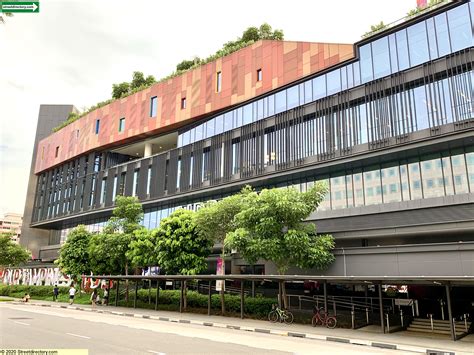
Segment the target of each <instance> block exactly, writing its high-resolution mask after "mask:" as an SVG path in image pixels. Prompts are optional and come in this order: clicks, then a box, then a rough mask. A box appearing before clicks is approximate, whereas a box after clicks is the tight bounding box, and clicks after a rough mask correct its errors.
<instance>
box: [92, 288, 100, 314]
mask: <svg viewBox="0 0 474 355" xmlns="http://www.w3.org/2000/svg"><path fill="white" fill-rule="evenodd" d="M98 297H99V295H98V294H97V289H96V288H94V291H92V295H91V303H92V309H95V306H96V303H97V298H98Z"/></svg>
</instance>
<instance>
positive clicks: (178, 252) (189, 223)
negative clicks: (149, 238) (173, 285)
mask: <svg viewBox="0 0 474 355" xmlns="http://www.w3.org/2000/svg"><path fill="white" fill-rule="evenodd" d="M151 234H156V237H155V240H156V244H155V249H154V252H155V254H156V260H157V263H158V265H159V266H160V267H161V268H163V269H164V270H165V271H166V272H168V273H173V274H181V275H196V274H199V273H201V272H203V271H205V270H206V269H207V263H206V257H207V256H208V255H209V254H210V252H211V247H212V245H213V242H212V239H209V238H208V237H207V236H206V235H204V234H200V233H198V231H197V229H196V224H195V222H194V212H193V211H189V210H184V209H179V210H177V211H175V212H173V213H172V214H171V215H170V216H169V217H167V218H164V219H163V220H162V221H161V223H160V226H159V228H157V229H155V230H153V231H151Z"/></svg>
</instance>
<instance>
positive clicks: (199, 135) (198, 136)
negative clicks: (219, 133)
mask: <svg viewBox="0 0 474 355" xmlns="http://www.w3.org/2000/svg"><path fill="white" fill-rule="evenodd" d="M203 128H204V127H203V125H202V124H201V125H199V126H197V127H196V128H194V141H195V142H198V141H200V140H202V139H203V133H204V132H203Z"/></svg>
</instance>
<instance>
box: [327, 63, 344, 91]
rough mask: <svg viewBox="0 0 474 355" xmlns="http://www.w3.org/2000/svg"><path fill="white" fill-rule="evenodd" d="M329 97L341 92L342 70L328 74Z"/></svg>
mask: <svg viewBox="0 0 474 355" xmlns="http://www.w3.org/2000/svg"><path fill="white" fill-rule="evenodd" d="M326 76H327V89H328V93H327V94H328V95H331V94H335V93H337V92H339V91H341V70H340V69H337V70H333V71H330V72H329V73H327V74H326Z"/></svg>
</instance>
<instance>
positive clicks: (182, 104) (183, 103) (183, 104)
mask: <svg viewBox="0 0 474 355" xmlns="http://www.w3.org/2000/svg"><path fill="white" fill-rule="evenodd" d="M185 108H186V98H185V97H183V98H181V109H182V110H184V109H185Z"/></svg>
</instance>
